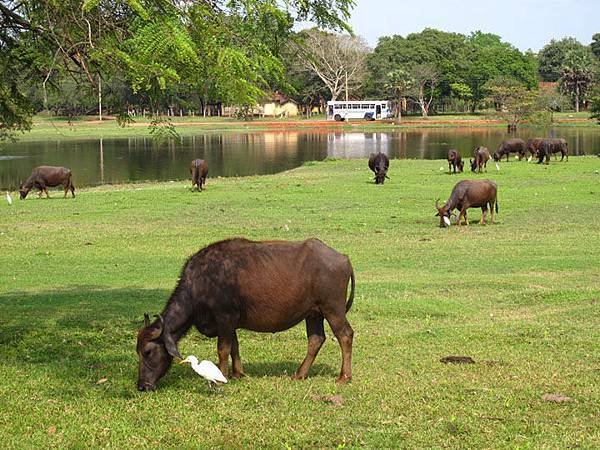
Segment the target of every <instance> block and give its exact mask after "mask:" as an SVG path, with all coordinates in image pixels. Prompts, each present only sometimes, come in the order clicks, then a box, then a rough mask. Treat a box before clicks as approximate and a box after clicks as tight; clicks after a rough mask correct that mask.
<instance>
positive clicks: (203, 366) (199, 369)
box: [179, 355, 227, 387]
mask: <svg viewBox="0 0 600 450" xmlns="http://www.w3.org/2000/svg"><path fill="white" fill-rule="evenodd" d="M184 363H190V364H191V366H192V369H194V372H196V373H197V374H198V375H200V376H201V377H202V378H204V379H206V380H207V381H208V386H209V387H211V384H210V383H211V382H212V383H215V384H216V383H217V381H220V382H221V383H227V378H225V377H224V376H223V374H222V373H221V371H220V370H219V368H218V367H217V366H215V365H214V364H213V363H212V362H211V361H206V360H204V361H200V362H198V358H196V357H195V356H194V355H190V356H188V357H187V358H185V359H184V360H183V361H181V362H180V363H179V364H184Z"/></svg>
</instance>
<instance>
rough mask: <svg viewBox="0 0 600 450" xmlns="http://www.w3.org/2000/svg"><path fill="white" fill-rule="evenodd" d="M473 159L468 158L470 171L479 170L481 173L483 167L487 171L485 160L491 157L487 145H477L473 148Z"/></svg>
mask: <svg viewBox="0 0 600 450" xmlns="http://www.w3.org/2000/svg"><path fill="white" fill-rule="evenodd" d="M474 156H475V159H469V162H470V163H471V172H476V171H477V172H479V173H481V172H482V171H483V169H485V171H486V172H487V162H488V161H489V160H490V159H492V157H491V156H490V151H489V150H488V149H487V147H482V146H479V147H477V148H476V149H475V153H474Z"/></svg>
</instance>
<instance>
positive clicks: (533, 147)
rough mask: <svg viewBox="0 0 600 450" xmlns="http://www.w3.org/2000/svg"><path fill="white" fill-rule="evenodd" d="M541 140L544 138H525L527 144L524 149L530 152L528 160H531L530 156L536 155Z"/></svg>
mask: <svg viewBox="0 0 600 450" xmlns="http://www.w3.org/2000/svg"><path fill="white" fill-rule="evenodd" d="M543 140H544V138H533V139H528V140H527V146H526V148H525V150H526V151H528V152H529V153H530V155H529V159H528V161H531V158H533V157H534V156H537V154H538V151H539V149H540V145H541V143H542V141H543Z"/></svg>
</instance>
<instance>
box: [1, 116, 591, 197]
mask: <svg viewBox="0 0 600 450" xmlns="http://www.w3.org/2000/svg"><path fill="white" fill-rule="evenodd" d="M551 136H552V137H557V136H560V137H564V138H565V139H567V141H568V143H569V153H570V154H571V155H581V154H592V153H595V154H598V153H600V127H597V128H556V129H551V128H548V129H522V130H521V131H520V133H519V137H521V138H523V139H528V138H531V137H551ZM507 137H508V135H507V134H506V133H505V132H504V130H503V129H498V128H455V129H451V128H437V129H433V128H432V129H419V130H404V131H391V132H369V133H362V132H348V133H343V132H319V131H279V130H277V131H266V132H250V133H231V132H228V133H206V134H200V135H196V136H190V137H185V138H184V139H183V142H182V143H175V142H170V143H169V144H168V145H166V146H163V147H157V146H156V145H155V144H154V142H153V141H152V139H150V138H143V137H140V138H138V137H135V138H133V137H132V138H121V139H87V140H71V139H63V140H53V141H46V142H38V141H19V142H17V143H14V144H8V145H6V146H5V147H4V148H2V149H1V150H0V188H1V189H10V190H13V191H14V190H16V189H17V187H18V186H19V182H20V181H22V180H24V179H26V178H27V177H28V176H29V174H30V173H31V169H32V168H33V167H36V166H39V165H42V164H49V165H63V166H66V167H69V168H70V169H71V170H72V171H73V179H74V182H75V185H76V186H86V185H96V184H102V183H122V182H128V181H141V180H176V179H185V178H187V177H188V176H189V172H188V167H189V162H190V161H191V160H192V159H195V158H202V159H205V160H206V161H207V162H208V164H209V167H210V172H209V176H210V177H215V176H225V177H229V176H244V175H254V174H266V173H276V172H281V171H284V170H287V169H291V168H293V167H297V166H299V165H301V164H302V163H303V162H305V161H314V160H321V159H324V158H325V157H327V156H330V157H335V158H367V157H368V156H369V154H370V153H373V152H377V151H381V152H384V153H387V154H388V155H389V156H390V157H391V158H418V159H439V158H445V157H446V154H447V151H448V149H450V148H456V149H457V150H459V151H460V153H461V155H462V156H463V157H464V158H468V157H469V156H470V155H471V154H472V152H473V149H474V148H475V147H477V146H478V145H484V146H486V147H488V148H489V149H490V150H492V151H494V150H495V149H496V147H497V146H498V144H499V143H500V142H501V141H502V140H503V139H506V138H507Z"/></svg>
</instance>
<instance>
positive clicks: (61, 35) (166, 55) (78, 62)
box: [0, 0, 354, 132]
mask: <svg viewBox="0 0 600 450" xmlns="http://www.w3.org/2000/svg"><path fill="white" fill-rule="evenodd" d="M353 4H354V2H353V0H287V1H285V2H279V1H277V0H197V1H193V2H191V1H178V0H177V1H176V0H84V1H81V0H62V1H60V2H57V1H47V0H27V1H18V0H16V1H4V0H3V1H0V60H1V61H2V62H3V63H5V62H7V61H8V62H10V72H11V73H12V74H14V73H19V72H20V71H21V69H22V70H23V71H26V72H27V76H28V78H29V79H30V80H33V81H37V82H39V83H40V84H43V85H46V84H48V85H51V84H52V83H53V81H54V79H55V78H56V77H57V76H58V75H59V74H60V75H61V76H64V75H69V76H72V78H73V80H74V81H77V82H79V81H80V80H82V79H83V80H84V81H85V82H86V83H87V84H88V85H89V86H91V88H92V89H94V90H95V91H96V92H97V93H98V94H101V92H102V91H101V88H102V85H103V80H104V83H106V82H107V81H110V79H111V78H112V77H113V75H114V74H115V73H119V74H120V75H121V76H122V77H123V79H124V80H125V81H126V82H127V83H128V84H129V85H130V86H131V87H132V89H133V90H134V91H135V92H142V93H144V95H146V96H147V97H148V98H149V99H151V100H154V101H156V100H157V99H159V98H161V97H163V96H164V93H165V91H166V90H167V89H169V88H170V87H173V86H179V85H180V84H182V83H184V84H187V85H190V86H193V87H194V88H195V89H198V90H200V91H201V92H202V95H203V96H204V97H206V96H208V95H211V96H214V97H218V100H220V101H224V102H230V103H234V102H235V103H241V104H251V103H254V102H256V101H257V100H258V99H259V98H260V97H261V96H262V95H264V93H265V91H266V90H267V89H268V88H269V86H270V84H271V83H273V82H277V81H279V82H281V80H282V78H283V73H284V70H283V64H282V62H281V60H280V55H279V51H280V49H281V47H282V46H283V43H284V42H285V41H286V40H287V39H288V38H289V36H290V34H291V28H292V25H293V23H294V22H295V21H304V20H310V21H313V22H314V23H316V24H317V25H319V26H322V27H327V28H332V29H337V30H346V31H347V30H348V26H347V25H346V23H345V21H346V20H347V19H348V18H349V13H350V10H351V8H352V7H353ZM3 66H4V64H3ZM13 78H14V77H13ZM0 93H1V94H0V96H1V97H0V99H2V100H0V101H2V104H1V105H0V106H1V107H0V113H2V114H3V116H1V117H0V127H1V128H2V129H3V130H4V132H7V131H8V130H14V129H18V128H19V126H22V127H26V126H27V121H26V120H25V121H18V120H17V121H15V120H14V119H15V118H17V117H23V118H27V117H28V116H29V112H30V110H29V109H28V105H27V101H26V100H25V98H24V97H23V96H22V93H21V92H20V91H19V86H18V83H16V84H15V82H14V80H13V84H11V80H10V77H7V73H6V66H5V70H3V71H2V72H1V73H0ZM5 111H9V113H5ZM15 112H16V116H15ZM11 114H12V116H11ZM11 117H12V118H11Z"/></svg>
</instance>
